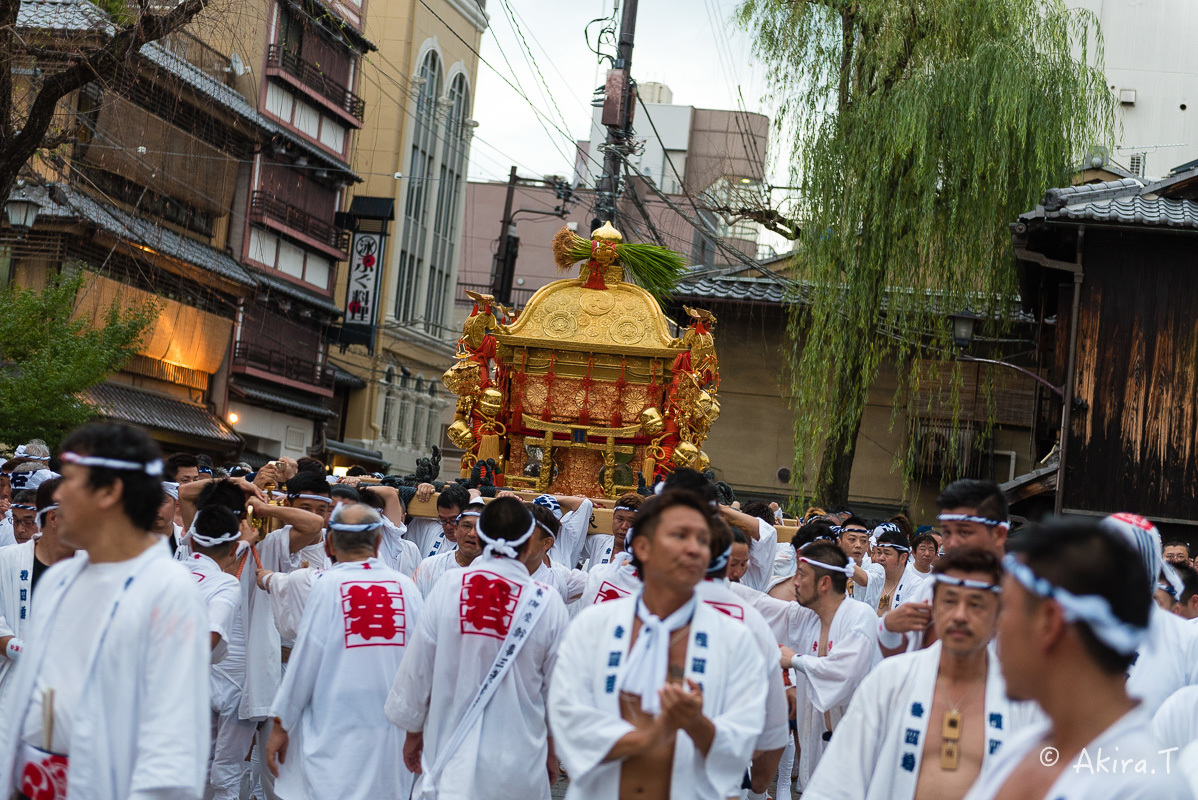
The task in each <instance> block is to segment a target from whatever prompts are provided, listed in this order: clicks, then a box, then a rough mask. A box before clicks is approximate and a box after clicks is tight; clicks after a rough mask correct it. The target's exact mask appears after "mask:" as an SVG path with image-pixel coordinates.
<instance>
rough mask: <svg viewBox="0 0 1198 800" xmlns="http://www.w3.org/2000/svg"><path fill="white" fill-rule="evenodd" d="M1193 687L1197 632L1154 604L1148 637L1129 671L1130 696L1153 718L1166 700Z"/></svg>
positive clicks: (1196, 672) (1197, 665) (1196, 677)
mask: <svg viewBox="0 0 1198 800" xmlns="http://www.w3.org/2000/svg"><path fill="white" fill-rule="evenodd" d="M1193 684H1198V628H1195V627H1194V626H1193V625H1190V624H1188V623H1187V622H1186V621H1185V620H1184V619H1182V618H1181V617H1179V616H1177V615H1176V614H1172V613H1170V612H1168V611H1165V610H1164V609H1163V608H1161V607H1160V606H1158V605H1157V604H1156V603H1153V604H1152V607H1151V613H1150V614H1149V616H1148V635H1147V636H1146V637H1145V638H1144V643H1143V644H1141V645H1140V653H1139V656H1138V657H1137V658H1136V662H1135V663H1134V664H1132V665H1131V669H1129V670H1128V671H1127V693H1128V694H1129V695H1131V696H1132V697H1134V698H1136V699H1137V700H1140V701H1141V703H1142V704H1143V706H1144V710H1145V712H1146V713H1147V714H1148V715H1149V716H1150V717H1151V716H1152V715H1153V714H1155V713H1156V710H1157V709H1158V708H1160V707H1161V704H1162V703H1163V702H1165V698H1167V697H1168V696H1169V695H1171V694H1173V693H1174V692H1176V691H1177V690H1178V689H1180V688H1181V687H1183V686H1190V685H1193Z"/></svg>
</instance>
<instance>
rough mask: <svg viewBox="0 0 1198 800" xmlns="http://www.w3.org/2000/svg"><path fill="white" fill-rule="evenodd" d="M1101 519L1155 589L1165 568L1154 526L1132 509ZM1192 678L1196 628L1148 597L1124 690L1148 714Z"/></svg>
mask: <svg viewBox="0 0 1198 800" xmlns="http://www.w3.org/2000/svg"><path fill="white" fill-rule="evenodd" d="M1102 525H1103V526H1104V527H1105V528H1107V529H1108V530H1110V531H1112V532H1113V533H1115V534H1117V535H1118V536H1121V537H1122V538H1123V539H1124V541H1126V542H1127V543H1128V544H1129V545H1131V547H1132V548H1133V549H1134V550H1135V551H1136V554H1137V555H1138V556H1139V557H1140V558H1139V561H1138V562H1135V563H1136V564H1138V565H1142V569H1143V571H1144V574H1145V575H1147V576H1148V577H1149V580H1150V583H1151V586H1152V588H1153V589H1155V588H1156V585H1157V581H1159V580H1160V579H1161V570H1162V569H1164V568H1165V561H1164V558H1163V557H1162V556H1161V535H1160V533H1159V532H1158V531H1157V529H1156V526H1155V525H1153V524H1152V523H1151V522H1149V521H1148V520H1147V519H1145V518H1144V517H1139V516H1136V515H1135V514H1113V515H1111V516H1109V517H1106V518H1105V519H1103V521H1102ZM1129 566H1130V565H1129ZM1194 684H1198V628H1195V627H1194V626H1193V625H1190V624H1189V623H1187V622H1186V621H1185V620H1184V619H1182V618H1181V617H1179V616H1177V615H1176V614H1174V613H1172V612H1171V611H1166V610H1165V609H1163V608H1161V607H1160V606H1159V605H1157V604H1156V603H1153V604H1152V611H1151V613H1150V614H1149V621H1148V635H1147V636H1145V637H1144V642H1143V644H1142V645H1141V646H1140V651H1139V655H1138V656H1137V658H1136V660H1135V663H1133V664H1132V665H1131V669H1129V670H1128V672H1127V693H1128V694H1130V695H1131V696H1132V697H1134V698H1136V699H1137V700H1140V701H1141V702H1142V703H1143V704H1144V710H1145V711H1146V712H1147V713H1148V715H1149V716H1151V715H1152V714H1155V713H1156V710H1157V709H1158V708H1160V706H1161V703H1163V702H1164V701H1165V698H1167V697H1168V696H1169V695H1171V694H1173V693H1174V692H1176V691H1177V690H1178V689H1180V688H1182V687H1183V686H1191V685H1194Z"/></svg>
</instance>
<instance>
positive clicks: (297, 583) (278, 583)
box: [269, 567, 322, 641]
mask: <svg viewBox="0 0 1198 800" xmlns="http://www.w3.org/2000/svg"><path fill="white" fill-rule="evenodd" d="M320 572H322V570H318V569H312V568H311V567H307V568H305V569H297V570H295V571H294V572H285V573H279V572H276V573H275V574H274V575H272V576H270V584H269V586H270V592H269V594H270V608H271V611H272V612H274V618H275V627H276V628H278V629H279V637H280V638H281V639H290V640H293V641H294V639H295V637H296V636H298V635H299V629H300V623H301V622H303V619H304V606H305V605H307V603H308V595H309V593H310V592H311V591H312V581H313V580H314V579H315V578H316V576H317V575H318V574H320Z"/></svg>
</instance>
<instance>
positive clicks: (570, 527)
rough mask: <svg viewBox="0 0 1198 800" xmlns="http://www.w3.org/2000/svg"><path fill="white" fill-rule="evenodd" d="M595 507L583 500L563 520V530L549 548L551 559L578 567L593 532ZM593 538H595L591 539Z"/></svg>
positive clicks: (564, 515)
mask: <svg viewBox="0 0 1198 800" xmlns="http://www.w3.org/2000/svg"><path fill="white" fill-rule="evenodd" d="M594 508H595V505H594V503H592V502H591V501H590V500H583V501H582V502H581V503H579V504H578V508H576V509H575V510H574V511H567V512H566V513H565V514H563V515H562V518H561V530H559V531H558V534H557V536H555V537H554V539H553V547H551V548H549V557H550V558H551V559H553V560H554V561H556V562H558V563H559V564H564V565H565V566H567V567H571V568H573V567H577V566H578V562H579V560H580V559H581V558H582V551H583V548H584V547H585V546H586V543H587V538H588V537H587V534H588V533H589V532H590V530H591V513H592V511H593V510H594ZM591 538H593V537H591Z"/></svg>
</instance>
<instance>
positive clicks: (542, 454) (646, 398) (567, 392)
mask: <svg viewBox="0 0 1198 800" xmlns="http://www.w3.org/2000/svg"><path fill="white" fill-rule="evenodd" d="M605 230H607V231H610V232H611V234H614V235H615V236H618V234H617V233H616V232H615V231H614V230H612V229H610V228H605V229H601V230H600V231H596V234H595V236H594V237H593V239H594V241H595V242H596V250H598V251H602V248H603V246H604V241H605V240H604V238H603V237H602V236H601V234H603V233H604V231H605ZM601 255H602V253H601V252H600V254H599V255H596V257H595V258H594V259H592V260H591V261H590V262H589V263H587V264H585V265H584V266H583V268H582V271H583V274H584V276H586V277H585V278H576V279H573V280H559V281H554V282H553V283H550V284H549V285H547V286H545V287H543V288H541V289H540V290H539V291H538V292H537V293H536V294H534V295H533V296H532V297H531V298H530V299H529V301H528V303H527V305H526V306H525V307H524V309H523V310H521V311H519V312H514V311H512V310H510V309H506V308H504V307H502V306H501V305H499V304H498V303H496V302H495V301H494V300H493V299H492V298H491V297H489V296H487V295H473V294H472V297H473V298H474V300H475V306H474V310H473V313H472V314H471V316H470V317H469V318H468V319H467V320H466V322H465V324H464V325H463V331H462V338H461V339H460V340H459V343H458V353H457V361H456V363H455V364H454V365H453V366H452V367H451V368H450V369H449V370H448V371H447V372H446V373H445V376H444V381H445V384H446V386H447V387H448V388H449V389H450V391H452V392H453V393H454V394H456V395H457V396H458V405H457V412H456V414H455V418H454V422H453V424H452V425H451V426H450V429H449V436H450V439H451V440H452V441H453V442H454V444H456V445H457V446H458V447H461V448H462V449H463V450H464V451H465V454H464V455H463V456H462V465H461V467H462V473H461V474H462V476H463V477H466V476H467V475H469V473H470V471H471V469H472V468H473V467H474V466H475V464H477V463H478V462H479V461H482V462H486V461H487V460H488V459H490V460H493V461H494V463H495V465H496V474H495V483H496V484H497V485H501V486H507V487H511V488H519V489H531V490H535V491H538V492H551V493H554V494H563V495H583V496H587V497H615V496H617V495H619V494H621V493H623V492H626V491H631V490H634V489H636V487H637V473H638V472H640V473H643V474H644V476H645V480H646V482H647V483H649V484H650V485H651V484H652V483H653V481H654V480H655V479H657V478H660V477H662V476H663V475H664V474H665V473H668V472H670V471H671V470H673V469H674V468H675V467H679V466H691V467H695V468H699V469H704V468H706V466H707V461H706V456H705V455H704V454H703V453H702V452H701V447H702V445H703V441H704V439H705V438H706V437H707V433H708V431H709V430H710V427H711V424H712V422H714V421H715V419H716V417H718V416H719V402H718V400H717V399H716V395H717V389H718V386H719V365H718V361H717V359H716V354H715V345H714V342H713V339H712V334H711V330H710V329H711V327H712V326H713V325H714V323H715V318H714V317H713V316H712V315H711V314H710V313H709V312H706V311H703V310H693V309H686V310H687V312H688V313H689V314H690V316H691V324H690V327H688V328H686V329H685V331H684V333H683V335H682V337H681V338H675V337H674V336H672V335H671V334H670V326H669V323H668V318H667V317H666V315H665V313H664V312H663V311H662V309H661V306H660V305H659V304H658V303H657V301H656V300H655V299H654V298H653V296H652V295H650V294H649V293H648V292H646V291H645V290H644V289H642V288H641V287H639V286H637V285H635V284H632V283H628V282H626V281H624V280H623V268H622V267H621V266H620V264H619V262H618V261H616V262H614V263H613V261H612V259H611V258H610V257H609V258H601V257H600V256H601Z"/></svg>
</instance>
